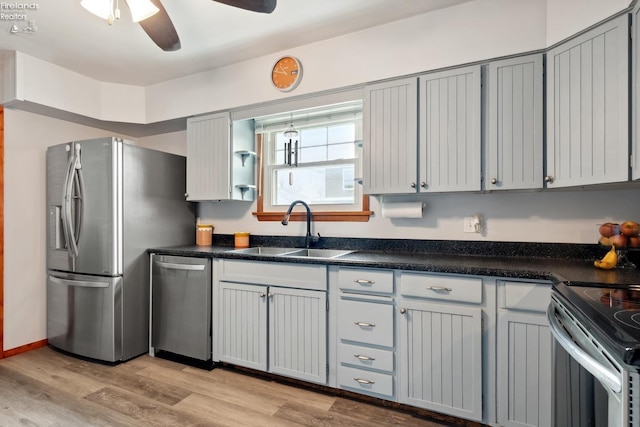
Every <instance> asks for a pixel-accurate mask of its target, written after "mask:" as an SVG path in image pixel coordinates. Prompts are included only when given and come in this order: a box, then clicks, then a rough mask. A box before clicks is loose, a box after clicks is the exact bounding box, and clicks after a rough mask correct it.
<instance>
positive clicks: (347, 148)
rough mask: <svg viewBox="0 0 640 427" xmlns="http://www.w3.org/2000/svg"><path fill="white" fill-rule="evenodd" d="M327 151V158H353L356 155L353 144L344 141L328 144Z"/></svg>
mask: <svg viewBox="0 0 640 427" xmlns="http://www.w3.org/2000/svg"><path fill="white" fill-rule="evenodd" d="M327 148H328V152H327V160H338V159H353V158H354V157H355V156H356V150H355V144H354V143H353V141H352V142H346V143H344V144H334V145H330V146H329V147H327Z"/></svg>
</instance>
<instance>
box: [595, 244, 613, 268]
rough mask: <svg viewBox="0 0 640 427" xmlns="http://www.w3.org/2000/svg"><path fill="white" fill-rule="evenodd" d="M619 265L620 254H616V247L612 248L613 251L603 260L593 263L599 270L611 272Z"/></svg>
mask: <svg viewBox="0 0 640 427" xmlns="http://www.w3.org/2000/svg"><path fill="white" fill-rule="evenodd" d="M617 263H618V254H617V253H616V247H615V246H613V245H612V246H611V249H610V250H609V252H607V254H606V255H605V256H604V257H603V258H602V259H597V260H595V261H594V262H593V265H595V266H596V267H597V268H602V269H604V270H611V269H612V268H613V267H615V266H616V264H617Z"/></svg>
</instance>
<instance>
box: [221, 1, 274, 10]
mask: <svg viewBox="0 0 640 427" xmlns="http://www.w3.org/2000/svg"><path fill="white" fill-rule="evenodd" d="M213 1H217V2H218V3H224V4H228V5H229V6H233V7H239V8H240V9H246V10H250V11H252V12H260V13H271V12H273V11H274V10H275V8H276V3H277V0H213Z"/></svg>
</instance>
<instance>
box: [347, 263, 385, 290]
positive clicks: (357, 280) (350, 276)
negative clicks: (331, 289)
mask: <svg viewBox="0 0 640 427" xmlns="http://www.w3.org/2000/svg"><path fill="white" fill-rule="evenodd" d="M338 284H339V286H340V289H342V290H343V291H347V292H348V291H356V292H372V293H378V294H392V293H393V271H389V270H374V269H368V268H341V269H340V270H339V272H338Z"/></svg>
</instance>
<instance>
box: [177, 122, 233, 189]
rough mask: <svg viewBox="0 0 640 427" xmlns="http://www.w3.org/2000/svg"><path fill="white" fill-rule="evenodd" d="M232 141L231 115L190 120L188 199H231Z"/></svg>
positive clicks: (188, 125) (188, 123)
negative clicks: (230, 148)
mask: <svg viewBox="0 0 640 427" xmlns="http://www.w3.org/2000/svg"><path fill="white" fill-rule="evenodd" d="M229 138H230V117H229V113H221V114H211V115H207V116H201V117H192V118H190V119H188V120H187V200H192V201H198V200H227V199H229V197H230V188H229V179H230V178H229V177H230V175H229V172H230V171H229V168H230V157H229V151H230V150H229V146H230V140H229Z"/></svg>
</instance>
